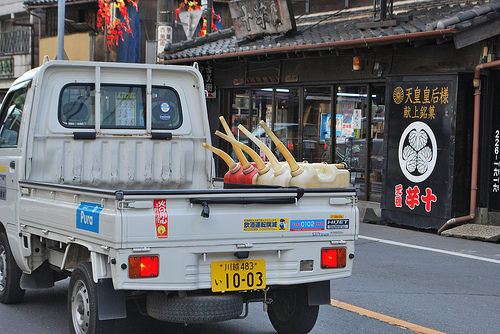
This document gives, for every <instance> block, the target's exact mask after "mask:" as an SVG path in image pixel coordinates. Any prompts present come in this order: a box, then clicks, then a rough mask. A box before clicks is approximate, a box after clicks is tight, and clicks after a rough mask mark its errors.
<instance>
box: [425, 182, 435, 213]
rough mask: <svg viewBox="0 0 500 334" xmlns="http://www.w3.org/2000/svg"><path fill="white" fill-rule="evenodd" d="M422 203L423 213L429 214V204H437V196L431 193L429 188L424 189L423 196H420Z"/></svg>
mask: <svg viewBox="0 0 500 334" xmlns="http://www.w3.org/2000/svg"><path fill="white" fill-rule="evenodd" d="M422 202H424V203H425V211H427V212H431V203H432V202H437V196H436V195H434V194H433V193H432V189H431V188H426V189H425V195H422Z"/></svg>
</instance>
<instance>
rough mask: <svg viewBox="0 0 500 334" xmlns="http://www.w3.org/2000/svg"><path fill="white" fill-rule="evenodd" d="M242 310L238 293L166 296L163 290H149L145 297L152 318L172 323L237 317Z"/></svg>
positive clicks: (198, 322) (190, 322)
mask: <svg viewBox="0 0 500 334" xmlns="http://www.w3.org/2000/svg"><path fill="white" fill-rule="evenodd" d="M242 310H243V297H242V296H241V295H240V294H220V295H213V296H187V297H184V298H179V297H178V296H173V297H172V296H167V295H166V294H165V293H164V292H151V293H149V294H148V299H147V312H148V315H149V316H150V317H152V318H155V319H158V320H161V321H166V322H174V323H186V324H200V323H208V322H217V321H224V320H229V319H234V318H237V317H238V316H239V315H240V314H241V312H242Z"/></svg>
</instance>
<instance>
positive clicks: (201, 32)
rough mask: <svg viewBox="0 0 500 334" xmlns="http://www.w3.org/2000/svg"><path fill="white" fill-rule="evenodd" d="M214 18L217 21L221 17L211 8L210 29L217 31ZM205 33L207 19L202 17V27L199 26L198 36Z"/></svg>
mask: <svg viewBox="0 0 500 334" xmlns="http://www.w3.org/2000/svg"><path fill="white" fill-rule="evenodd" d="M214 19H216V20H217V22H219V23H220V22H221V18H220V15H219V14H215V10H214V9H213V8H212V31H219V30H218V29H217V27H216V26H215V23H214ZM206 34H207V19H205V18H204V19H203V27H202V28H201V30H200V32H199V33H198V36H205V35H206Z"/></svg>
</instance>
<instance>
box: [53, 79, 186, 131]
mask: <svg viewBox="0 0 500 334" xmlns="http://www.w3.org/2000/svg"><path fill="white" fill-rule="evenodd" d="M100 107H101V124H100V127H101V128H103V129H106V128H108V129H116V128H127V129H145V128H146V87H145V86H128V85H104V84H103V85H101V105H100ZM151 114H152V119H151V126H152V129H155V130H173V129H177V128H179V127H180V126H181V124H182V113H181V109H180V101H179V96H178V95H177V93H176V92H175V90H173V89H172V88H170V87H157V86H153V88H152V105H151ZM59 122H60V123H61V124H62V125H63V126H65V127H71V128H94V127H95V86H94V85H93V84H70V85H67V86H65V87H64V88H63V90H62V92H61V96H60V98H59Z"/></svg>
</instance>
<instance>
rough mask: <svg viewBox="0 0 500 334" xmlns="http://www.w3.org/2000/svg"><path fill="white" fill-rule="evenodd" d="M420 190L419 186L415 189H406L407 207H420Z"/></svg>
mask: <svg viewBox="0 0 500 334" xmlns="http://www.w3.org/2000/svg"><path fill="white" fill-rule="evenodd" d="M419 197H420V189H419V188H418V186H415V187H413V188H412V187H408V188H407V189H406V200H405V203H406V205H407V206H408V207H409V208H410V209H411V210H413V209H415V207H416V206H419V205H420V200H419Z"/></svg>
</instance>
